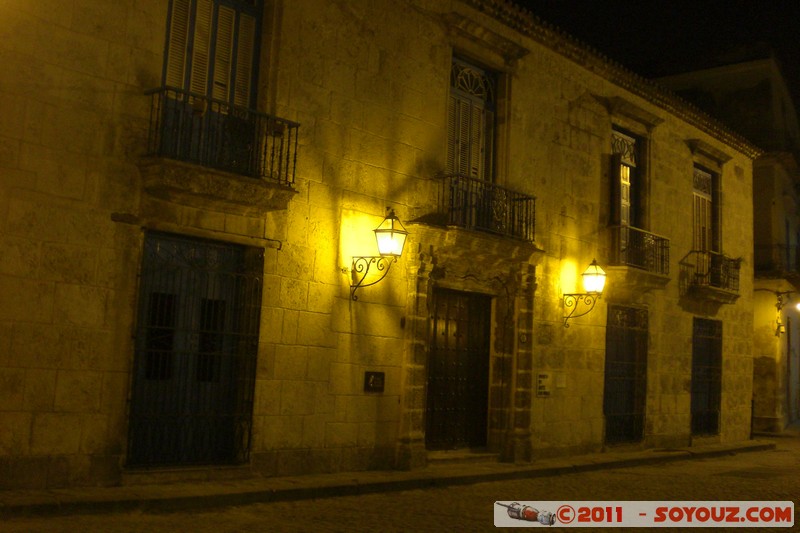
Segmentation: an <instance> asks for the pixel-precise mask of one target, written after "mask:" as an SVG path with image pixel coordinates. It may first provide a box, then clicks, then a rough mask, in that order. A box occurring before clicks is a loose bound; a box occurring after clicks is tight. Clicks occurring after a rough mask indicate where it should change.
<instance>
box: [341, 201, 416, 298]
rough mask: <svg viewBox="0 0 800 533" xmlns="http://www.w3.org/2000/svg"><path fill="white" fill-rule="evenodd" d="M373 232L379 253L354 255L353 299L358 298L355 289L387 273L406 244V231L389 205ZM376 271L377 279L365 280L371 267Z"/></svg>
mask: <svg viewBox="0 0 800 533" xmlns="http://www.w3.org/2000/svg"><path fill="white" fill-rule="evenodd" d="M373 231H374V232H375V240H376V241H377V243H378V253H379V254H380V255H366V256H354V257H353V265H352V268H351V273H352V275H353V281H352V282H351V283H350V297H351V298H352V299H353V300H358V296H356V291H357V290H358V289H359V288H360V287H369V286H370V285H375V284H376V283H379V282H380V281H381V280H383V278H385V277H386V274H388V273H389V268H390V267H391V266H392V263H396V262H397V258H398V257H400V256H401V255H402V254H403V248H404V247H405V245H406V236H407V235H408V231H406V228H405V227H403V224H402V223H401V222H400V219H399V218H397V215H396V214H395V213H394V209H392V208H391V207H387V208H386V218H384V219H383V222H381V223H380V225H379V226H378V227H377V228H375V229H374V230H373ZM373 266H374V267H375V269H376V270H377V271H378V273H379V275H378V277H377V279H374V280H372V281H370V282H368V283H367V282H366V279H367V275H368V274H369V271H370V270H371V269H372V267H373Z"/></svg>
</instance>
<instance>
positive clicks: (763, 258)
mask: <svg viewBox="0 0 800 533" xmlns="http://www.w3.org/2000/svg"><path fill="white" fill-rule="evenodd" d="M754 259H755V261H754V263H755V265H754V266H755V271H756V275H759V274H762V275H763V274H766V275H770V274H788V273H798V272H800V249H798V247H797V246H784V245H780V244H774V245H758V244H757V245H756V246H755V257H754Z"/></svg>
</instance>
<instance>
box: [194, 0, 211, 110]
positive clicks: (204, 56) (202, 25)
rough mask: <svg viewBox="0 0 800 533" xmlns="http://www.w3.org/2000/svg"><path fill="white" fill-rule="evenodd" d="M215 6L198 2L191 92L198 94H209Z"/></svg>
mask: <svg viewBox="0 0 800 533" xmlns="http://www.w3.org/2000/svg"><path fill="white" fill-rule="evenodd" d="M213 15H214V4H213V3H212V1H211V0H197V12H196V16H195V23H194V48H193V50H192V75H191V78H190V82H189V90H190V91H191V92H193V93H197V94H203V95H205V94H207V93H208V67H209V65H208V62H209V57H210V54H211V23H212V19H213Z"/></svg>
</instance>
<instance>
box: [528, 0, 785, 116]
mask: <svg viewBox="0 0 800 533" xmlns="http://www.w3.org/2000/svg"><path fill="white" fill-rule="evenodd" d="M513 1H514V2H515V3H516V4H518V5H520V6H521V7H524V8H526V9H527V10H528V11H530V12H531V13H532V14H534V15H536V16H538V17H539V18H540V19H542V20H544V21H546V22H549V23H551V24H553V25H555V26H557V27H558V28H560V29H562V30H563V31H565V32H566V33H569V34H571V35H572V36H574V37H576V38H578V39H579V40H580V41H582V42H583V43H584V44H588V45H590V46H591V47H592V48H595V49H596V50H598V51H600V52H601V53H603V54H605V55H606V56H608V57H609V58H611V59H612V60H615V61H616V62H618V63H621V64H622V65H624V66H626V67H628V68H629V69H630V70H632V71H634V72H636V73H637V74H641V75H643V76H645V77H657V76H660V75H666V74H674V73H678V72H685V71H688V70H693V69H697V68H703V67H708V66H713V65H714V64H721V63H725V62H726V61H728V60H733V59H742V60H743V59H749V58H754V55H753V52H755V54H756V55H757V56H760V57H763V56H765V55H766V54H765V52H766V51H769V50H770V49H771V50H774V52H775V55H776V57H777V58H778V60H779V61H780V63H781V67H782V70H783V72H784V74H785V75H786V77H787V82H788V84H789V88H790V90H791V91H792V92H793V94H794V97H795V102H799V101H800V0H749V1H745V0H695V1H688V0H513ZM729 62H734V61H729ZM796 105H797V104H796Z"/></svg>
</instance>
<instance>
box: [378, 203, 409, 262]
mask: <svg viewBox="0 0 800 533" xmlns="http://www.w3.org/2000/svg"><path fill="white" fill-rule="evenodd" d="M388 211H389V213H388V215H387V216H386V218H385V219H383V222H381V224H380V226H378V227H377V228H375V230H374V231H375V240H377V241H378V253H379V254H381V255H383V256H387V255H388V256H394V257H399V256H400V255H402V254H403V247H404V246H405V244H406V236H407V235H408V232H407V231H406V228H404V227H403V224H401V223H400V219H398V218H397V216H396V215H395V214H394V210H393V209H389V210H388Z"/></svg>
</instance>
